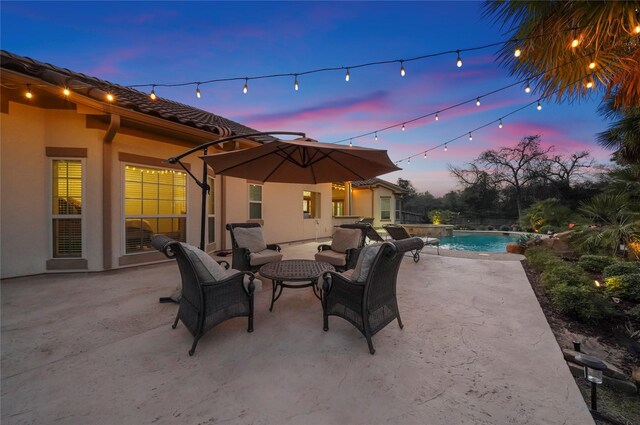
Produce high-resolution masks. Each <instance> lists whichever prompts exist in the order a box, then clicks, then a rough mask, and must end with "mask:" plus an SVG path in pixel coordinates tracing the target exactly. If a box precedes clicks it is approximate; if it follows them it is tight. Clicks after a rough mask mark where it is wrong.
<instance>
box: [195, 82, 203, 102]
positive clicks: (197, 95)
mask: <svg viewBox="0 0 640 425" xmlns="http://www.w3.org/2000/svg"><path fill="white" fill-rule="evenodd" d="M201 96H202V93H200V83H198V85H197V86H196V97H197V98H198V99H200V97H201Z"/></svg>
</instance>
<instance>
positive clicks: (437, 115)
mask: <svg viewBox="0 0 640 425" xmlns="http://www.w3.org/2000/svg"><path fill="white" fill-rule="evenodd" d="M438 119H439V118H438V113H437V112H436V121H438Z"/></svg>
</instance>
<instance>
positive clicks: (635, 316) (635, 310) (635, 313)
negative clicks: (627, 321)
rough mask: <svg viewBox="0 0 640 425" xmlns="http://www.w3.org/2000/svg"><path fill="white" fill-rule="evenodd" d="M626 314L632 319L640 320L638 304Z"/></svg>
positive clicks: (639, 305) (639, 306)
mask: <svg viewBox="0 0 640 425" xmlns="http://www.w3.org/2000/svg"><path fill="white" fill-rule="evenodd" d="M627 314H628V315H629V317H631V318H632V319H634V320H640V304H638V305H637V306H635V307H633V308H632V309H631V310H629V311H627Z"/></svg>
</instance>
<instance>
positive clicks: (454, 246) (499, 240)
mask: <svg viewBox="0 0 640 425" xmlns="http://www.w3.org/2000/svg"><path fill="white" fill-rule="evenodd" d="M519 237H520V235H513V234H502V233H461V232H455V234H454V235H453V236H444V237H442V238H440V248H444V249H451V250H455V251H484V252H507V244H508V243H511V242H517V241H518V238H519Z"/></svg>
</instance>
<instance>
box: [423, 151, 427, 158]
mask: <svg viewBox="0 0 640 425" xmlns="http://www.w3.org/2000/svg"><path fill="white" fill-rule="evenodd" d="M424 159H427V151H424Z"/></svg>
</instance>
